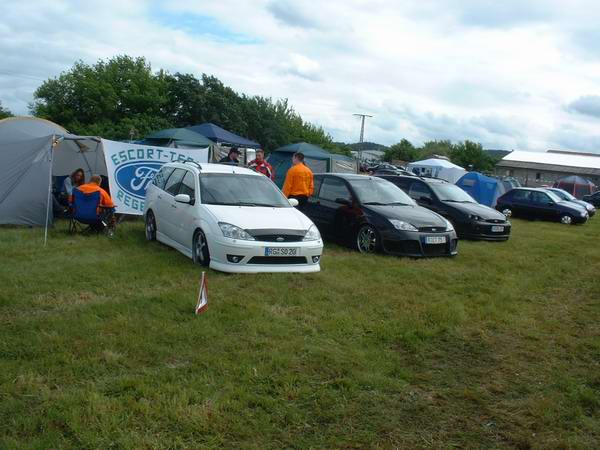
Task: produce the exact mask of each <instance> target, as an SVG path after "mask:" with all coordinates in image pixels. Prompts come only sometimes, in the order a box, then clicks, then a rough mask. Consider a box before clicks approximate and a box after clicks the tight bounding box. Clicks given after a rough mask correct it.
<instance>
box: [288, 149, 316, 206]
mask: <svg viewBox="0 0 600 450" xmlns="http://www.w3.org/2000/svg"><path fill="white" fill-rule="evenodd" d="M313 190H314V186H313V173H312V170H310V169H309V168H308V166H307V165H306V164H304V153H300V152H298V153H294V156H293V157H292V167H291V168H290V170H288V172H287V174H286V176H285V182H284V183H283V193H284V195H285V196H286V197H287V198H295V199H296V200H298V203H299V205H298V206H299V208H300V209H302V208H303V207H304V205H306V202H307V201H308V197H310V196H311V195H312V193H313Z"/></svg>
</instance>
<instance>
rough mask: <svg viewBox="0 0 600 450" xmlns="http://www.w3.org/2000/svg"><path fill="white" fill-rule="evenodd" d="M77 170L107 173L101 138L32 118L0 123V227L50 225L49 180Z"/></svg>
mask: <svg viewBox="0 0 600 450" xmlns="http://www.w3.org/2000/svg"><path fill="white" fill-rule="evenodd" d="M79 167H81V168H83V169H84V171H85V172H86V175H87V176H88V177H89V175H90V174H92V173H98V174H101V175H106V174H107V171H106V163H105V160H104V153H103V151H102V145H101V142H100V139H98V138H95V137H86V136H74V135H71V134H69V133H68V132H67V130H65V129H64V128H62V127H61V126H59V125H57V124H55V123H52V122H50V121H48V120H44V119H38V118H34V117H11V118H9V119H4V120H0V224H13V225H40V226H44V225H46V226H47V225H49V224H51V223H52V213H51V206H52V202H51V200H52V198H51V189H52V183H53V177H64V176H66V175H69V174H70V173H71V172H73V171H74V170H75V169H77V168H79Z"/></svg>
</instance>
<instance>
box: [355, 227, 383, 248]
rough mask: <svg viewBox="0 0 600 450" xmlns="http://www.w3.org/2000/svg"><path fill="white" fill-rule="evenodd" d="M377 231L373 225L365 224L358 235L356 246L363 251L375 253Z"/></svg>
mask: <svg viewBox="0 0 600 450" xmlns="http://www.w3.org/2000/svg"><path fill="white" fill-rule="evenodd" d="M377 239H378V237H377V231H375V228H373V227H372V226H371V225H365V226H363V227H362V228H361V229H360V230H358V234H357V235H356V247H357V248H358V251H359V252H361V253H374V252H375V251H376V250H377V245H378V242H377Z"/></svg>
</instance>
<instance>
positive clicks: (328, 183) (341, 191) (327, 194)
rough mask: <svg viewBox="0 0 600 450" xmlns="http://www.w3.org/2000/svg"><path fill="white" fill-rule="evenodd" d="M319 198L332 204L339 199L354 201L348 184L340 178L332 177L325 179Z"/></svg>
mask: <svg viewBox="0 0 600 450" xmlns="http://www.w3.org/2000/svg"><path fill="white" fill-rule="evenodd" d="M319 198H320V199H322V200H329V201H332V202H335V201H336V199H338V198H343V199H345V200H348V201H350V200H352V196H351V195H350V191H349V190H348V187H347V186H346V183H344V182H343V181H342V180H340V179H339V178H332V177H328V178H325V180H324V181H323V184H322V185H321V190H320V192H319Z"/></svg>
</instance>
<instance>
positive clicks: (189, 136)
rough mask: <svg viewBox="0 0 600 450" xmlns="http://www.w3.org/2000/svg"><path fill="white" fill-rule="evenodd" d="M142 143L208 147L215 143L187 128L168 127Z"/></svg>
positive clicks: (163, 145) (159, 145) (151, 135)
mask: <svg viewBox="0 0 600 450" xmlns="http://www.w3.org/2000/svg"><path fill="white" fill-rule="evenodd" d="M140 144H147V145H155V146H158V147H175V148H206V147H212V146H213V145H214V144H215V143H214V142H213V141H211V140H210V139H208V138H206V137H204V136H202V135H201V134H200V133H197V132H194V131H192V130H189V129H187V128H167V129H164V130H160V131H156V132H154V133H152V134H150V135H148V136H146V137H145V138H144V140H143V141H141V142H140Z"/></svg>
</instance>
